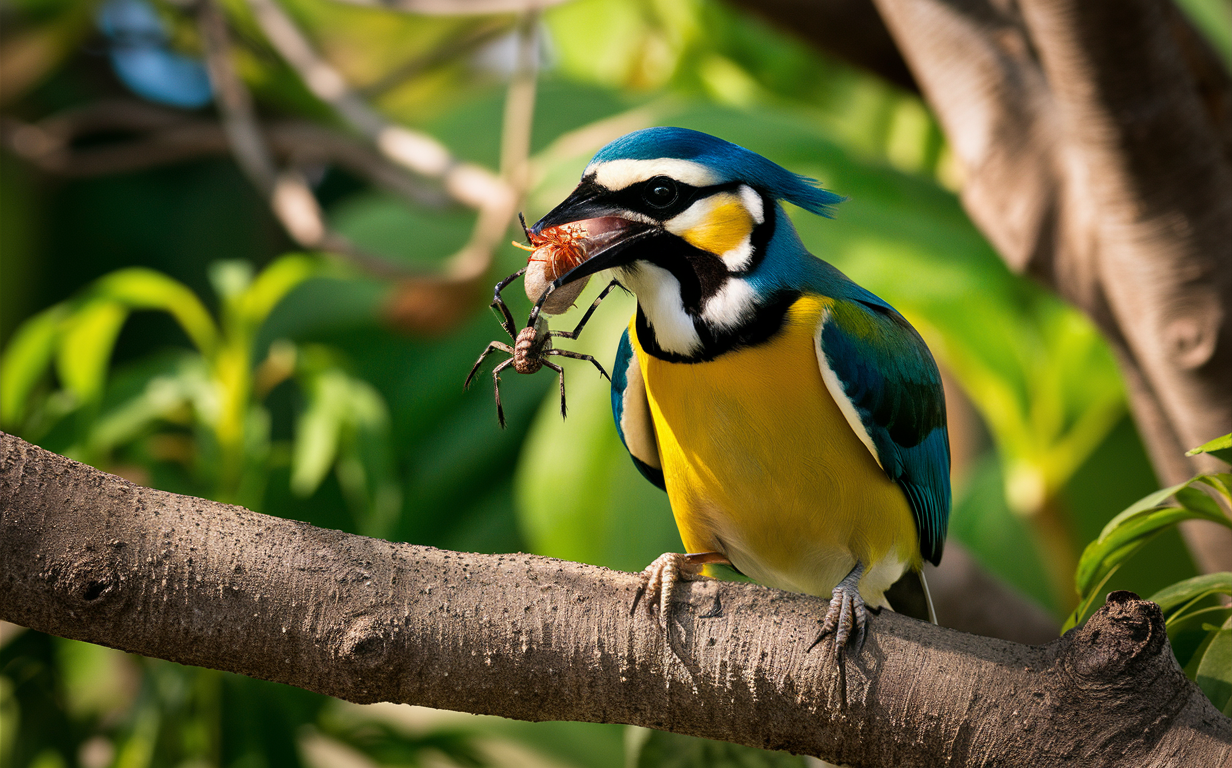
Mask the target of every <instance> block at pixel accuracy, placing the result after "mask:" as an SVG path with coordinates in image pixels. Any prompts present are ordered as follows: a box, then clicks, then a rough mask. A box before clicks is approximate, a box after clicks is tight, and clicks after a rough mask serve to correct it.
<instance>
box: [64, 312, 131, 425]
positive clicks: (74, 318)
mask: <svg viewBox="0 0 1232 768" xmlns="http://www.w3.org/2000/svg"><path fill="white" fill-rule="evenodd" d="M127 319H128V309H127V308H126V307H124V306H123V305H122V304H120V303H119V302H116V301H110V300H107V299H94V300H91V301H87V302H86V303H85V305H84V306H82V307H81V308H79V309H78V310H77V311H75V312H74V313H73V314H72V315H71V316H70V317H69V318H68V319H67V320H65V322H64V325H63V330H62V332H61V337H60V346H59V349H57V350H56V373H57V374H58V375H59V376H60V382H61V384H63V385H64V388H65V389H67V390H68V391H69V392H71V393H72V394H73V395H74V396H75V397H76V399H77V402H78V403H79V404H85V403H93V402H97V401H98V399H99V398H101V397H102V394H103V386H104V385H105V384H106V380H107V366H108V364H109V363H110V362H111V350H112V348H113V347H114V346H115V341H116V337H117V336H119V335H120V328H122V327H123V326H124V321H125V320H127Z"/></svg>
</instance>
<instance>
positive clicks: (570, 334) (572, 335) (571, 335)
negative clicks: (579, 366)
mask: <svg viewBox="0 0 1232 768" xmlns="http://www.w3.org/2000/svg"><path fill="white" fill-rule="evenodd" d="M613 288H620V289H622V290H623V289H624V286H623V285H621V284H620V283H619V282H618V281H616V280H613V281H612V282H610V283H608V284H607V287H606V288H604V289H603V290H602V291H600V292H599V295H598V296H596V297H595V301H594V303H593V304H591V305H590V307H589V308H588V309H587V310H586V314H584V315H582V319H581V320H580V321H579V322H578V324H577V327H576V328H574V329H573V330H572V331H548V335H549V336H559V337H560V338H562V339H576V338H577V337H578V334H579V333H581V332H582V329H583V328H585V327H586V323H587V322H588V321H589V320H590V316H591V315H593V314H594V313H595V310H596V309H598V308H599V302H601V301H603V300H604V299H605V298H607V295H608V294H609V293H611V292H612V289H613ZM600 370H602V369H600ZM606 375H607V374H606V373H605V374H604V376H606Z"/></svg>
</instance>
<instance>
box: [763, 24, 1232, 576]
mask: <svg viewBox="0 0 1232 768" xmlns="http://www.w3.org/2000/svg"><path fill="white" fill-rule="evenodd" d="M743 4H744V5H746V6H747V7H749V9H750V10H755V11H756V12H758V13H761V14H762V15H765V16H767V17H768V18H770V19H771V20H772V21H775V22H777V23H779V24H780V26H783V27H784V28H787V29H790V30H792V31H794V32H796V33H797V34H801V35H803V36H804V37H805V38H806V39H807V40H809V41H810V42H812V43H813V44H815V45H816V46H818V47H820V48H823V49H826V50H828V51H832V52H835V53H837V54H838V55H840V56H842V57H844V58H847V59H848V60H851V61H854V62H855V63H857V64H860V65H863V66H865V67H867V68H869V69H871V70H873V71H874V72H877V73H879V74H882V75H883V76H885V77H887V78H888V79H890V80H891V81H893V82H901V76H900V75H899V73H898V70H897V67H896V65H895V64H894V57H893V56H892V55H890V54H888V53H887V52H886V51H885V50H884V49H882V48H876V47H871V48H869V49H868V50H866V51H864V52H863V53H861V52H858V51H857V52H856V53H854V54H853V53H852V51H851V49H850V47H849V46H845V45H844V44H842V43H841V42H840V40H841V38H843V37H844V36H849V34H850V32H851V30H849V29H845V28H844V27H843V26H842V25H840V24H824V23H813V24H805V25H802V24H799V23H797V22H798V20H799V19H804V18H809V19H814V20H816V19H824V18H827V17H833V18H836V19H861V23H863V24H867V25H871V26H873V27H876V28H877V29H880V27H881V26H883V24H882V22H881V21H879V20H877V19H875V18H873V17H872V15H871V13H869V12H870V11H871V10H872V9H873V6H874V5H875V6H876V9H877V10H879V11H880V14H881V18H882V19H884V27H885V28H886V29H887V30H888V32H889V34H890V36H891V37H892V39H893V40H894V41H895V42H896V43H897V46H898V50H899V51H900V52H901V55H902V58H903V59H904V60H905V61H906V62H907V64H908V66H909V67H910V70H911V73H912V75H913V77H914V82H915V83H917V84H918V86H919V89H920V91H921V92H922V93H923V96H924V98H925V99H926V100H927V101H928V103H929V104H930V106H931V107H932V109H933V111H934V112H935V113H936V115H937V118H938V120H939V121H940V122H941V125H942V127H943V129H944V131H945V133H946V135H947V137H948V139H949V142H950V146H951V147H952V148H953V150H954V152H955V153H956V155H957V156H958V158H959V159H960V161H961V162H962V165H963V168H964V171H965V181H964V184H963V190H962V201H963V205H964V206H965V207H966V209H967V212H968V214H970V216H971V218H972V220H973V221H974V222H975V223H976V225H977V226H978V227H979V228H980V229H981V230H982V231H983V233H984V235H985V236H986V237H988V239H989V240H990V241H991V242H992V243H993V245H994V246H995V247H996V248H997V250H998V251H999V252H1000V253H1001V256H1002V258H1004V259H1005V261H1006V263H1007V264H1009V266H1010V267H1011V268H1013V269H1015V270H1017V271H1019V272H1025V273H1027V274H1030V275H1032V276H1034V277H1035V278H1037V279H1038V280H1040V281H1042V282H1043V283H1044V284H1046V285H1048V286H1049V287H1050V288H1052V289H1053V290H1055V291H1056V292H1057V293H1059V294H1060V295H1061V296H1063V297H1064V298H1065V299H1067V300H1068V301H1070V302H1073V303H1074V304H1075V305H1077V306H1078V307H1080V308H1081V309H1082V310H1083V311H1085V312H1086V313H1087V314H1088V315H1089V316H1090V317H1091V318H1092V320H1094V321H1095V323H1096V324H1097V325H1098V326H1099V328H1100V329H1101V330H1102V332H1103V333H1104V335H1105V337H1106V338H1107V339H1108V340H1109V342H1110V343H1111V345H1112V347H1113V350H1114V351H1115V353H1116V355H1117V358H1118V360H1119V361H1120V365H1121V370H1122V373H1123V374H1124V377H1125V381H1126V384H1127V386H1128V389H1129V397H1130V403H1131V407H1132V409H1133V413H1134V417H1135V419H1136V421H1137V423H1138V429H1139V431H1140V432H1141V434H1142V436H1143V440H1144V441H1145V443H1146V446H1147V450H1148V452H1149V453H1150V455H1151V459H1152V461H1153V463H1154V465H1155V469H1156V471H1157V472H1158V474H1159V476H1160V479H1161V480H1162V481H1163V482H1164V483H1167V484H1172V483H1177V482H1180V481H1182V480H1185V479H1187V478H1188V477H1190V476H1191V475H1193V474H1194V473H1196V472H1199V471H1211V470H1217V469H1218V468H1219V467H1222V466H1223V465H1222V463H1220V462H1218V461H1217V460H1216V459H1213V458H1211V457H1209V456H1198V457H1195V458H1193V459H1186V458H1185V457H1184V453H1185V450H1186V449H1188V448H1191V447H1193V446H1196V445H1199V444H1201V443H1204V442H1206V441H1207V440H1210V439H1211V438H1213V437H1217V436H1219V435H1222V434H1226V433H1228V432H1232V79H1230V78H1229V76H1228V73H1227V71H1226V69H1225V68H1224V66H1223V63H1222V62H1221V61H1220V60H1219V59H1218V57H1217V56H1216V54H1215V53H1214V51H1212V50H1211V49H1210V47H1209V45H1208V44H1207V43H1206V41H1205V40H1204V39H1203V38H1202V37H1201V36H1200V35H1199V34H1198V32H1197V31H1196V30H1194V29H1193V27H1192V26H1191V25H1190V24H1189V22H1188V21H1187V20H1186V19H1185V18H1184V17H1183V16H1182V15H1181V14H1180V12H1179V11H1177V9H1176V8H1175V6H1174V5H1173V4H1172V3H1170V2H1168V0H1017V2H1014V1H1012V0H775V2H773V3H770V4H765V5H763V4H760V3H753V2H749V0H744V1H743ZM860 37H861V39H864V38H868V39H872V40H877V39H880V38H879V32H878V31H876V30H873V31H870V30H864V31H862V32H861V33H860ZM1184 534H1185V537H1186V540H1187V542H1188V543H1189V547H1190V550H1191V551H1192V552H1193V554H1194V557H1195V560H1196V561H1197V563H1198V565H1199V567H1200V568H1201V570H1203V571H1206V572H1210V571H1219V570H1232V531H1228V530H1227V529H1224V528H1221V527H1219V526H1216V525H1214V524H1213V523H1206V522H1191V523H1186V524H1185V527H1184Z"/></svg>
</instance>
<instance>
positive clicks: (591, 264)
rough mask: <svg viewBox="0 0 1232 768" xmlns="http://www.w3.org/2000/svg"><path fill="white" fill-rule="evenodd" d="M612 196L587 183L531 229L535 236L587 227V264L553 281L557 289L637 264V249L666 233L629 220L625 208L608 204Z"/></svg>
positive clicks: (585, 244)
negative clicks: (572, 226) (566, 226)
mask: <svg viewBox="0 0 1232 768" xmlns="http://www.w3.org/2000/svg"><path fill="white" fill-rule="evenodd" d="M610 194H611V193H610V192H608V191H607V190H605V189H603V188H602V187H598V186H597V185H594V184H590V183H583V184H581V185H579V186H578V188H577V189H575V190H573V193H572V194H571V195H569V197H567V198H565V200H564V201H563V202H562V203H561V204H560V205H558V206H556V207H555V208H553V209H552V210H551V211H549V212H548V214H547V215H546V216H544V217H543V218H542V219H540V220H539V221H537V222H536V223H535V226H533V227H531V232H532V233H534V234H539V233H540V232H542V231H543V230H545V229H548V228H550V227H558V226H560V225H562V224H583V225H585V227H586V238H585V240H584V241H583V242H582V247H583V248H585V251H586V261H583V262H582V263H581V264H579V265H578V266H576V267H574V268H573V269H571V270H569V271H568V272H566V273H565V274H563V275H561V276H560V277H558V278H556V280H554V281H553V282H552V289H553V290H555V289H557V288H560V287H561V286H562V285H565V284H566V283H572V282H574V281H575V280H580V279H582V278H584V277H588V276H590V275H593V274H595V273H597V272H602V271H603V270H605V269H612V268H613V267H621V266H624V265H626V264H631V263H633V261H634V260H635V258H636V257H637V253H638V251H639V249H638V248H635V247H634V246H636V245H640V244H644V243H646V242H647V241H648V240H651V239H654V238H655V237H657V236H659V235H661V234H663V232H664V230H663V229H662V228H661V227H659V226H657V225H653V224H647V223H644V222H641V221H634V220H632V219H629V218H626V216H627V215H628V214H627V212H626V211H625V209H623V208H621V207H619V206H616V205H612V204H611V203H610V202H606V201H604V199H603V198H604V197H606V196H608V195H610Z"/></svg>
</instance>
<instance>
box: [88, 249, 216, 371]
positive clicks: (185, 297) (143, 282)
mask: <svg viewBox="0 0 1232 768" xmlns="http://www.w3.org/2000/svg"><path fill="white" fill-rule="evenodd" d="M94 294H95V295H96V296H99V297H103V298H109V299H112V300H114V301H118V302H120V303H122V304H123V305H124V306H126V307H129V308H130V309H161V310H163V311H164V312H166V313H168V314H170V315H171V316H172V317H174V318H175V320H176V322H177V323H179V324H180V327H181V328H183V329H184V332H185V333H186V334H188V338H189V339H191V340H192V343H193V345H194V346H196V347H197V350H198V351H200V352H201V354H203V355H205V356H207V357H208V356H209V355H210V354H212V352H213V350H214V345H215V344H216V343H217V342H218V330H217V328H216V327H215V325H214V321H213V319H211V318H210V313H209V312H207V311H206V309H205V306H204V305H203V304H202V303H201V301H200V300H199V299H198V298H197V296H196V294H194V293H193V292H192V291H191V290H189V289H188V287H187V286H185V285H184V284H183V283H180V282H179V281H177V280H173V279H172V278H170V277H167V276H166V275H164V274H162V273H161V272H155V271H154V270H152V269H145V268H141V267H134V268H131V269H121V270H118V271H116V272H112V273H111V274H109V275H106V276H104V277H102V278H100V279H99V281H98V282H97V283H95V286H94Z"/></svg>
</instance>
